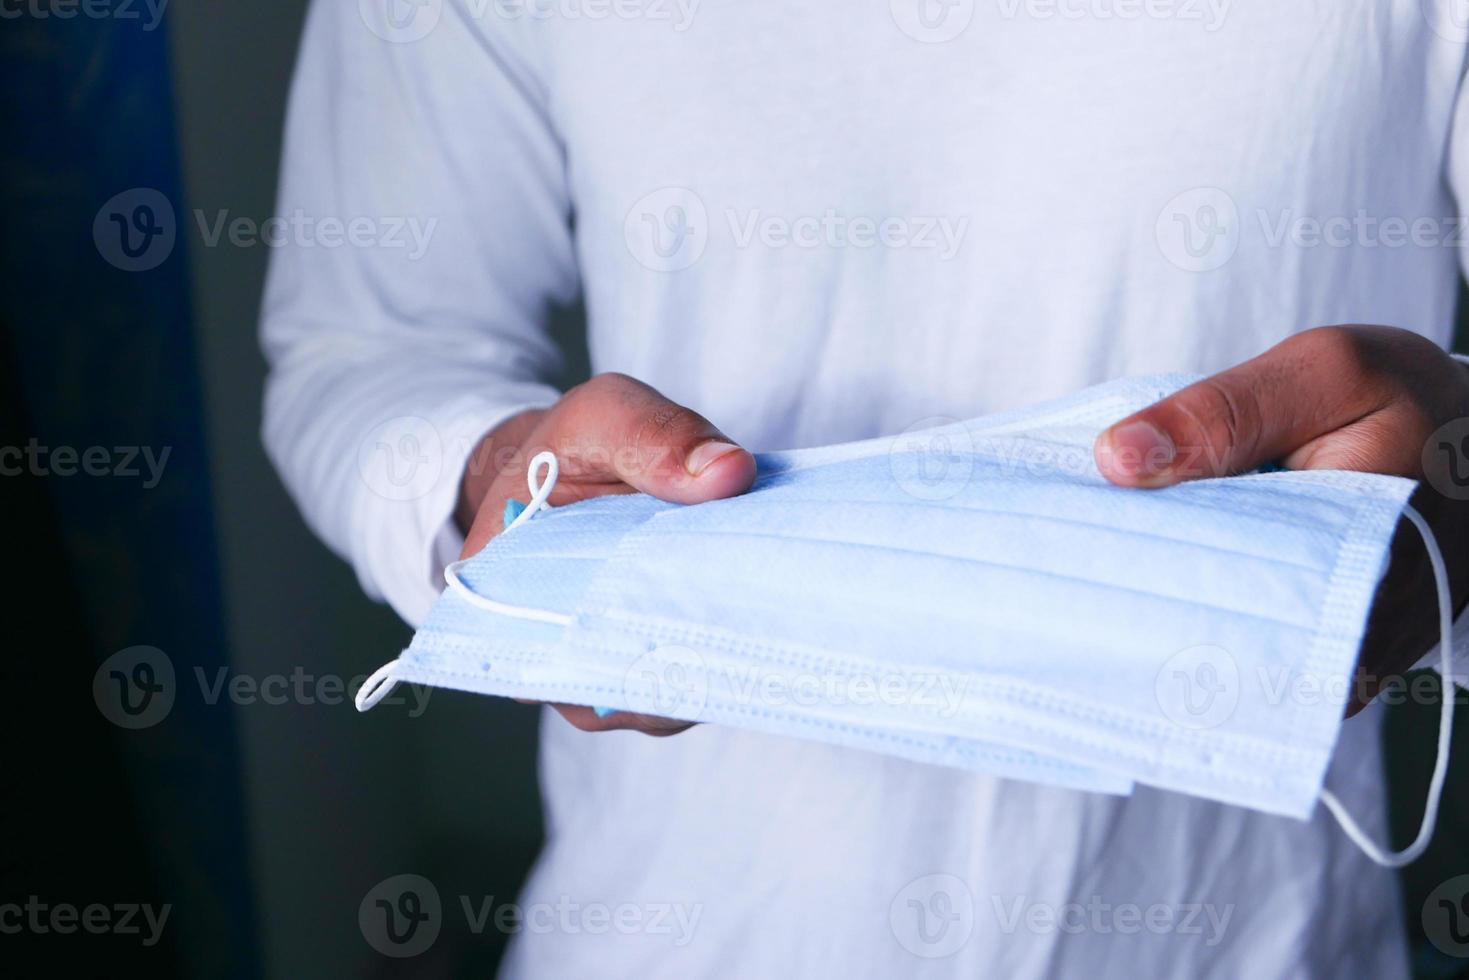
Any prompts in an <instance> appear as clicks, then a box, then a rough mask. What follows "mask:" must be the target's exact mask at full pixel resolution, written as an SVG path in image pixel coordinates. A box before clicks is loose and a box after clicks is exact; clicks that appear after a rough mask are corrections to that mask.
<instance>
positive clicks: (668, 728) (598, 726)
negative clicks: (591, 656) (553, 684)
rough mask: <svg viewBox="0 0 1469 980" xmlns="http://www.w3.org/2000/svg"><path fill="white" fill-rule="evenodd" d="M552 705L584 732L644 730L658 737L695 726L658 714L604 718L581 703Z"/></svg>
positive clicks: (624, 713)
mask: <svg viewBox="0 0 1469 980" xmlns="http://www.w3.org/2000/svg"><path fill="white" fill-rule="evenodd" d="M551 707H553V708H555V709H556V711H557V712H558V713H559V714H560V715H561V717H563V718H565V719H566V720H567V721H569V722H571V724H572V725H573V726H575V727H576V728H579V729H581V730H582V731H584V732H618V731H633V732H642V733H643V734H644V735H652V736H655V737H657V738H666V737H667V736H669V735H677V734H678V733H679V732H683V731H687V730H688V729H690V728H693V727H694V724H695V723H694V722H692V721H680V720H678V719H676V718H660V717H658V716H657V715H640V714H637V713H635V712H632V711H617V712H614V713H613V714H610V715H608V716H607V717H605V718H603V717H600V716H599V715H598V714H597V712H596V711H594V710H593V709H591V708H588V707H586V706H584V705H580V704H553V705H551Z"/></svg>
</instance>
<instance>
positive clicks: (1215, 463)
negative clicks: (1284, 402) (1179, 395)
mask: <svg viewBox="0 0 1469 980" xmlns="http://www.w3.org/2000/svg"><path fill="white" fill-rule="evenodd" d="M1180 407H1181V408H1182V409H1183V411H1184V414H1185V415H1187V416H1188V417H1189V420H1190V423H1191V426H1192V429H1193V432H1194V440H1195V441H1196V442H1197V443H1198V446H1199V448H1200V449H1202V450H1203V451H1204V452H1205V453H1206V454H1208V458H1207V460H1206V463H1207V464H1208V465H1209V467H1210V469H1211V470H1212V471H1213V472H1215V473H1226V472H1229V471H1230V470H1231V469H1232V468H1233V467H1234V465H1235V464H1236V463H1237V461H1238V460H1239V459H1242V458H1247V457H1249V456H1250V455H1251V454H1252V453H1253V452H1254V449H1255V442H1256V439H1257V434H1258V433H1259V431H1260V406H1259V401H1258V399H1257V398H1256V397H1255V393H1254V391H1253V389H1251V388H1249V387H1248V386H1247V385H1235V384H1229V383H1226V382H1224V381H1221V380H1219V379H1218V378H1210V379H1208V380H1205V381H1202V382H1200V383H1199V387H1198V389H1197V390H1196V394H1195V398H1193V399H1185V400H1184V401H1183V402H1182V404H1181V406H1180Z"/></svg>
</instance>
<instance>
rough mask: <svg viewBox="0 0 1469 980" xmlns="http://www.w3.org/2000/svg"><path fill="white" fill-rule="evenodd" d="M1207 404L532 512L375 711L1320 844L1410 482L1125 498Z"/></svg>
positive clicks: (1094, 403) (1191, 486)
mask: <svg viewBox="0 0 1469 980" xmlns="http://www.w3.org/2000/svg"><path fill="white" fill-rule="evenodd" d="M1192 380H1194V379H1193V378H1188V377H1181V376H1169V377H1163V378H1147V379H1137V380H1127V381H1122V382H1114V383H1111V384H1108V385H1103V386H1100V387H1098V388H1094V389H1091V390H1089V391H1087V392H1083V393H1081V394H1080V395H1077V396H1073V397H1071V398H1068V399H1065V400H1063V401H1060V402H1056V403H1053V404H1050V405H1046V406H1042V407H1039V408H1035V409H1030V410H1025V411H1021V412H1015V413H1007V414H1004V415H999V416H992V417H989V418H985V419H980V420H976V421H973V422H968V423H956V424H954V425H950V426H946V427H942V428H937V429H930V430H925V431H922V432H919V433H914V434H911V435H909V436H906V437H900V438H897V439H893V438H887V439H877V440H871V441H867V442H862V443H855V444H850V445H846V446H836V447H828V448H823V449H816V450H807V451H799V452H789V453H776V454H770V455H766V456H762V457H759V474H760V475H759V477H758V479H757V481H756V483H755V486H754V488H753V489H752V490H751V491H750V492H749V493H746V494H744V495H743V496H740V497H736V498H732V499H729V500H721V501H713V502H710V503H706V504H699V505H696V506H677V505H673V504H667V503H663V502H661V501H657V500H654V499H652V498H649V497H646V496H641V495H633V496H615V497H606V498H601V499H597V500H591V501H586V502H583V503H578V504H576V505H573V506H568V507H564V508H556V509H554V510H553V509H551V508H549V507H547V506H546V505H545V499H546V497H547V496H549V493H550V488H551V487H552V486H553V485H554V482H555V475H556V465H555V459H554V457H552V456H551V455H550V454H542V455H541V456H539V457H537V459H536V461H535V462H534V463H533V464H532V467H531V475H530V481H529V482H530V491H531V502H530V505H529V506H528V507H527V508H526V509H525V511H524V512H522V513H521V514H520V515H519V516H518V517H516V518H515V520H514V521H513V522H512V523H511V524H510V526H509V528H508V529H507V530H506V532H505V533H503V534H501V535H500V536H499V537H498V538H496V539H495V540H494V541H493V542H491V544H490V545H489V546H488V547H486V548H485V549H484V550H483V551H482V552H480V553H479V554H478V555H475V556H474V557H473V558H470V559H468V560H467V561H464V562H458V563H455V564H454V565H452V566H450V568H449V569H448V570H447V573H446V576H447V579H448V581H449V583H450V588H449V589H447V590H446V592H445V594H444V596H443V597H442V598H441V599H440V600H439V602H438V603H437V605H436V606H435V608H434V609H433V611H432V613H431V614H430V616H429V618H428V620H427V621H426V622H425V623H424V624H423V626H422V628H421V629H420V630H419V632H418V633H417V635H416V636H415V637H414V639H413V642H412V644H411V645H410V646H409V648H408V649H407V650H406V651H405V652H404V654H403V655H402V657H400V658H399V659H398V660H396V661H394V662H393V663H391V664H389V665H387V666H386V667H385V668H384V669H383V670H382V671H380V672H379V674H378V675H377V676H376V677H375V678H374V679H373V680H372V681H370V682H369V684H368V685H366V686H364V688H363V689H362V692H361V693H360V695H359V707H368V706H370V705H371V704H372V703H375V701H376V700H377V699H378V698H380V697H381V696H382V694H383V693H385V692H386V690H388V689H389V688H390V687H391V683H392V682H396V681H403V680H406V681H413V682H417V683H423V684H430V685H437V686H443V687H452V688H458V689H461V690H468V691H476V692H480V693H485V694H496V695H505V696H513V697H519V698H528V699H535V700H545V701H556V702H566V703H574V704H587V705H604V706H609V707H611V708H614V709H617V710H633V711H638V712H641V713H647V714H657V715H663V716H667V717H675V718H682V719H686V720H691V721H701V722H708V723H714V724H728V725H736V726H740V727H745V728H751V729H758V730H762V731H767V732H772V733H777V734H783V735H791V736H796V737H802V738H814V739H819V740H822V741H825V742H830V743H833V744H839V745H845V746H857V747H862V748H867V749H871V750H875V751H880V752H885V753H888V754H892V755H897V756H901V757H904V758H909V759H915V760H919V761H925V762H932V763H938V764H944V765H951V766H956V767H960V768H966V769H972V770H976V771H983V772H989V773H993V774H995V775H999V776H1005V777H1010V778H1017V779H1027V780H1032V781H1036V782H1045V783H1050V784H1055V785H1060V786H1067V787H1072V788H1077V789H1087V790H1093V791H1099V792H1112V793H1126V792H1128V791H1130V789H1131V788H1132V786H1133V784H1134V783H1137V782H1141V783H1145V784H1148V785H1152V786H1158V787H1162V788H1165V789H1171V790H1176V791H1179V792H1184V793H1190V794H1193V795H1196V796H1200V797H1205V798H1209V799H1214V800H1219V801H1222V802H1226V803H1231V804H1236V805H1240V806H1246V807H1251V808H1254V809H1257V810H1261V811H1264V812H1269V813H1278V814H1285V815H1289V816H1293V817H1297V818H1301V819H1305V818H1307V817H1308V816H1309V815H1310V813H1311V811H1312V809H1313V807H1314V806H1315V803H1316V801H1317V800H1318V799H1323V800H1324V802H1325V803H1326V805H1327V806H1328V807H1329V808H1330V809H1331V811H1332V812H1333V814H1335V815H1336V816H1337V817H1338V819H1339V820H1341V821H1342V822H1343V826H1344V827H1345V828H1346V829H1347V831H1348V833H1349V834H1351V835H1352V836H1353V839H1354V840H1356V841H1357V842H1358V843H1359V844H1360V845H1361V846H1363V848H1364V849H1365V850H1367V851H1368V853H1369V855H1370V856H1372V857H1373V858H1374V859H1376V860H1379V861H1381V862H1383V863H1392V864H1401V863H1405V862H1406V861H1407V860H1411V858H1412V857H1415V856H1416V854H1417V853H1418V852H1421V850H1422V848H1423V847H1424V846H1426V844H1427V840H1428V838H1429V837H1430V836H1431V832H1432V820H1433V816H1434V813H1435V811H1436V809H1437V796H1438V792H1439V790H1440V788H1441V786H1442V782H1443V776H1444V772H1445V770H1446V762H1447V751H1446V747H1445V743H1446V734H1447V732H1448V731H1449V730H1450V726H1451V717H1450V712H1451V710H1452V698H1446V699H1445V701H1444V705H1445V707H1444V715H1445V717H1444V725H1443V726H1442V728H1441V745H1440V753H1439V762H1438V766H1437V768H1436V769H1435V777H1434V782H1433V785H1432V789H1431V793H1432V799H1431V800H1430V807H1429V810H1428V813H1427V815H1426V817H1425V825H1424V828H1423V832H1422V833H1420V835H1419V839H1418V840H1417V841H1415V843H1414V845H1413V846H1412V847H1410V848H1409V849H1408V850H1407V851H1405V852H1403V853H1401V854H1398V855H1390V854H1384V853H1383V852H1382V851H1381V850H1380V849H1378V848H1376V847H1375V846H1374V845H1373V844H1372V843H1371V842H1370V841H1367V840H1366V839H1365V838H1364V837H1363V836H1362V835H1361V833H1360V831H1359V830H1358V829H1357V827H1356V825H1355V824H1354V823H1352V822H1351V820H1350V818H1349V817H1348V816H1347V815H1346V814H1345V813H1344V812H1343V811H1342V810H1341V807H1340V805H1339V804H1338V803H1337V801H1336V800H1335V798H1334V797H1332V796H1331V795H1330V793H1329V792H1324V791H1323V781H1324V778H1325V773H1326V769H1327V765H1328V762H1329V760H1330V758H1331V754H1332V751H1333V748H1334V746H1335V743H1336V738H1337V735H1338V732H1339V728H1340V725H1341V723H1342V713H1343V710H1344V707H1345V704H1346V700H1347V697H1348V695H1349V693H1350V691H1349V689H1350V683H1351V678H1352V677H1353V673H1354V668H1355V665H1356V660H1357V653H1358V649H1359V647H1360V645H1361V642H1362V637H1363V633H1364V630H1365V626H1366V621H1367V616H1368V612H1369V611H1370V608H1371V604H1372V600H1373V596H1374V593H1375V591H1376V587H1377V584H1378V582H1379V580H1380V579H1381V577H1382V575H1383V573H1384V571H1385V569H1386V566H1387V561H1388V550H1389V545H1390V543H1391V540H1392V537H1393V533H1394V531H1395V529H1396V526H1397V523H1398V520H1399V517H1400V516H1402V515H1404V513H1405V512H1406V514H1407V516H1408V517H1409V518H1410V519H1412V520H1413V521H1414V523H1415V524H1417V525H1418V527H1419V529H1420V530H1422V531H1423V532H1424V534H1425V540H1426V541H1427V542H1428V544H1429V547H1430V553H1431V556H1432V557H1433V560H1434V567H1435V572H1436V573H1437V574H1438V576H1439V591H1440V606H1441V616H1442V618H1443V626H1444V644H1443V646H1442V648H1441V656H1442V660H1443V664H1444V670H1445V675H1446V676H1447V672H1448V670H1447V668H1448V663H1449V651H1448V637H1449V630H1448V619H1449V617H1450V609H1449V599H1448V594H1447V585H1446V577H1445V575H1444V573H1443V567H1442V561H1441V558H1440V557H1439V556H1438V554H1437V548H1436V546H1435V545H1434V544H1433V542H1432V537H1431V534H1429V533H1428V531H1427V527H1426V525H1425V524H1423V523H1422V520H1421V518H1419V517H1418V516H1417V514H1416V513H1414V512H1413V511H1412V510H1411V509H1410V508H1406V505H1407V500H1408V497H1409V495H1410V494H1411V493H1412V491H1413V489H1414V484H1413V483H1412V481H1409V480H1404V479H1400V478H1396V477H1388V476H1377V475H1372V474H1362V473H1347V472H1336V471H1301V472H1281V471H1277V472H1270V473H1257V474H1250V475H1246V476H1240V477H1232V478H1228V479H1218V480H1200V481H1194V482H1190V483H1186V484H1182V485H1179V486H1176V487H1172V488H1169V489H1166V490H1157V491H1139V490H1130V489H1124V488H1119V487H1115V486H1112V485H1110V484H1108V483H1107V482H1106V481H1105V480H1104V479H1103V478H1102V477H1101V476H1100V474H1099V473H1098V471H1097V469H1096V466H1095V463H1094V461H1093V458H1092V445H1093V443H1094V441H1095V439H1096V437H1097V435H1098V434H1099V433H1100V432H1101V431H1102V429H1104V428H1105V427H1106V426H1107V425H1109V424H1111V423H1112V422H1115V421H1116V420H1118V419H1120V418H1122V417H1124V416H1126V415H1128V414H1131V413H1132V412H1134V411H1137V410H1139V409H1141V408H1143V407H1145V406H1147V405H1149V404H1151V403H1153V402H1155V401H1157V400H1159V399H1160V398H1163V397H1165V396H1167V395H1168V394H1171V393H1172V392H1173V391H1175V390H1177V389H1178V388H1180V387H1182V386H1183V385H1184V384H1186V383H1188V382H1190V381H1192Z"/></svg>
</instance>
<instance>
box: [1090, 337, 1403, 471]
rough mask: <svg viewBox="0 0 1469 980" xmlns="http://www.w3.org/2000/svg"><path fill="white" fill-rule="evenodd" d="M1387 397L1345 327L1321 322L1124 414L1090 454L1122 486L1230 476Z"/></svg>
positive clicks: (1366, 410)
mask: <svg viewBox="0 0 1469 980" xmlns="http://www.w3.org/2000/svg"><path fill="white" fill-rule="evenodd" d="M1313 379H1320V383H1319V384H1318V383H1313ZM1388 400H1389V399H1388V398H1387V397H1386V395H1385V392H1384V390H1383V388H1382V386H1381V385H1379V384H1377V383H1375V382H1374V380H1373V378H1372V377H1371V376H1370V375H1369V373H1368V372H1367V371H1365V370H1364V369H1363V366H1362V358H1361V355H1360V353H1359V350H1358V347H1357V344H1356V343H1355V342H1354V340H1353V338H1352V334H1351V332H1350V331H1348V330H1345V329H1343V328H1334V327H1331V328H1321V329H1318V330H1311V331H1307V332H1306V333H1302V334H1298V335H1296V336H1295V337H1292V338H1290V339H1289V340H1287V341H1285V342H1283V343H1281V344H1278V345H1276V346H1275V347H1273V348H1271V349H1270V350H1268V351H1266V352H1265V353H1264V354H1262V355H1260V356H1259V357H1257V358H1255V359H1253V360H1250V361H1246V362H1245V363H1243V364H1240V365H1238V366H1237V367H1233V368H1230V369H1229V370H1228V371H1225V372H1223V373H1222V374H1216V375H1214V376H1213V377H1211V378H1207V379H1205V380H1203V381H1200V382H1198V383H1196V384H1192V385H1189V386H1188V387H1187V388H1184V389H1183V390H1182V391H1179V392H1176V393H1175V394H1173V395H1171V396H1169V397H1168V398H1165V399H1164V400H1162V401H1160V402H1158V403H1157V404H1155V405H1151V406H1149V407H1148V408H1145V409H1143V410H1142V411H1141V412H1137V413H1135V414H1133V415H1130V416H1128V417H1127V418H1125V419H1123V420H1122V421H1120V422H1118V423H1116V424H1115V425H1113V426H1112V427H1111V428H1109V429H1108V430H1107V431H1106V432H1103V433H1102V434H1101V436H1099V437H1098V439H1097V442H1096V446H1095V448H1094V453H1095V456H1096V461H1097V466H1098V468H1099V469H1100V470H1101V472H1102V475H1103V476H1105V477H1106V478H1107V479H1109V480H1111V481H1112V482H1113V483H1117V484H1120V485H1122V486H1137V487H1162V486H1169V485H1171V484H1174V483H1178V482H1180V481H1182V480H1190V479H1198V478H1202V477H1215V476H1227V475H1230V474H1233V473H1242V472H1245V471H1248V470H1251V469H1254V468H1256V467H1258V466H1260V465H1262V464H1264V463H1268V462H1271V461H1273V460H1279V459H1282V458H1284V457H1286V456H1288V455H1289V454H1291V453H1292V452H1294V451H1295V450H1298V449H1300V448H1301V447H1303V446H1306V445H1308V444H1309V443H1310V442H1311V441H1312V440H1314V439H1317V438H1319V437H1320V436H1323V435H1325V434H1327V433H1330V432H1333V431H1335V430H1337V429H1340V428H1343V427H1345V426H1348V425H1351V424H1352V423H1353V422H1356V421H1357V420H1359V419H1361V418H1363V417H1364V416H1366V415H1369V414H1371V413H1372V412H1374V411H1377V410H1378V409H1380V408H1381V407H1383V405H1384V404H1385V403H1386V401H1388Z"/></svg>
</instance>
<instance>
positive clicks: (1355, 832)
mask: <svg viewBox="0 0 1469 980" xmlns="http://www.w3.org/2000/svg"><path fill="white" fill-rule="evenodd" d="M1403 516H1404V517H1406V518H1407V519H1408V520H1410V521H1412V522H1413V526H1414V527H1416V528H1417V529H1418V533H1419V534H1421V535H1422V536H1423V545H1424V547H1426V548H1427V549H1428V560H1429V562H1430V563H1431V564H1432V565H1433V580H1434V584H1435V585H1436V586H1437V587H1438V624H1439V625H1438V629H1439V641H1438V663H1439V668H1438V669H1439V673H1441V674H1442V675H1443V695H1442V697H1443V702H1442V706H1441V707H1440V709H1439V716H1438V757H1437V758H1436V759H1435V760H1434V763H1433V778H1432V779H1431V780H1429V783H1428V800H1427V802H1426V803H1425V804H1424V809H1423V823H1422V824H1421V825H1420V826H1419V828H1418V836H1417V837H1415V838H1414V839H1413V843H1411V844H1409V845H1408V846H1407V847H1405V848H1404V849H1403V850H1401V851H1397V852H1391V851H1384V850H1383V849H1382V848H1381V847H1379V846H1378V845H1377V844H1375V843H1373V842H1372V841H1371V840H1368V838H1367V835H1366V834H1365V833H1363V831H1362V828H1361V827H1360V826H1358V824H1357V822H1356V821H1355V820H1353V819H1352V817H1351V815H1350V814H1348V813H1347V809H1346V807H1344V806H1342V802H1341V800H1339V799H1337V797H1336V794H1335V793H1333V792H1331V791H1330V790H1322V791H1321V802H1322V803H1324V804H1326V809H1328V810H1330V811H1331V815H1332V816H1333V817H1335V818H1336V822H1337V823H1339V824H1341V829H1342V831H1343V832H1345V833H1346V835H1347V837H1349V838H1350V839H1351V841H1352V843H1353V844H1356V845H1357V846H1358V847H1360V848H1361V849H1362V853H1364V854H1366V855H1367V856H1368V857H1369V858H1371V859H1372V860H1373V861H1376V862H1377V863H1378V864H1380V865H1382V866H1383V867H1386V868H1401V867H1403V866H1404V865H1406V864H1411V863H1412V862H1414V861H1416V860H1417V859H1418V857H1419V856H1420V855H1422V853H1423V852H1424V851H1425V850H1426V849H1427V848H1428V843H1429V841H1431V840H1433V830H1434V825H1435V824H1436V823H1437V822H1438V804H1439V798H1440V797H1442V796H1443V784H1444V779H1445V778H1446V777H1447V776H1448V772H1449V744H1450V742H1451V740H1452V738H1453V734H1454V700H1455V697H1456V695H1457V693H1458V692H1457V691H1455V690H1454V680H1453V677H1452V672H1453V667H1452V661H1453V650H1452V649H1451V642H1452V637H1453V629H1454V600H1453V596H1452V594H1451V593H1450V592H1449V573H1448V569H1447V568H1445V567H1444V560H1443V552H1441V551H1440V550H1439V547H1438V540H1437V539H1436V538H1434V536H1433V530H1432V529H1431V528H1430V527H1429V526H1428V522H1427V521H1425V520H1424V519H1423V515H1422V514H1420V513H1418V512H1417V511H1416V510H1414V509H1413V508H1412V507H1407V506H1405V507H1404V508H1403Z"/></svg>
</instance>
